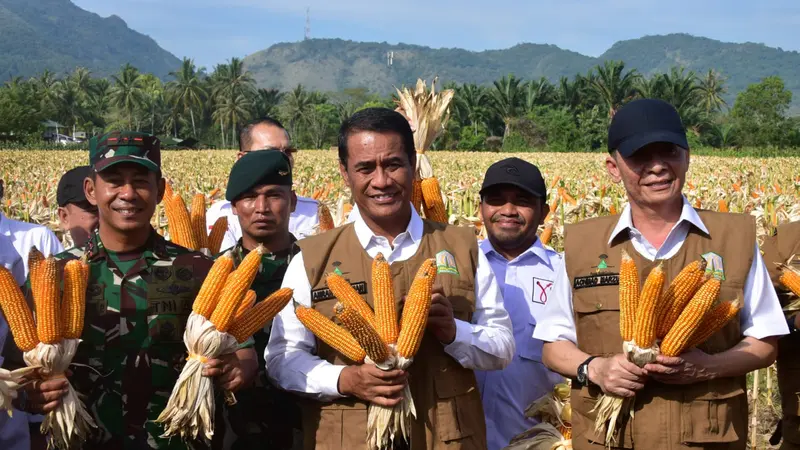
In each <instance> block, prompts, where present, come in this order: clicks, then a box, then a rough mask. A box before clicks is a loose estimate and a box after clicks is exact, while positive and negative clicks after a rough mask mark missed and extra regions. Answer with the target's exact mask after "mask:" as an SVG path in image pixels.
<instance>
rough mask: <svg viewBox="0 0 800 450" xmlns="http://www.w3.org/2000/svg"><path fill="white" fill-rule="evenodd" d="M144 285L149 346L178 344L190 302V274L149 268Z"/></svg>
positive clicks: (182, 270)
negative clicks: (153, 343) (156, 343)
mask: <svg viewBox="0 0 800 450" xmlns="http://www.w3.org/2000/svg"><path fill="white" fill-rule="evenodd" d="M148 278H149V280H148V283H147V321H148V328H149V335H150V338H151V340H152V341H153V342H164V343H170V342H182V341H183V331H184V330H185V329H186V321H187V320H188V319H189V314H190V313H191V312H192V302H193V301H194V271H193V270H192V267H191V266H186V267H165V266H156V267H153V268H152V270H151V273H150V275H149V277H148Z"/></svg>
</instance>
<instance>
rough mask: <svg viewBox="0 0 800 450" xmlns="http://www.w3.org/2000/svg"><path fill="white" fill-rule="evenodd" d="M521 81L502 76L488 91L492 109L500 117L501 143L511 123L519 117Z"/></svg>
mask: <svg viewBox="0 0 800 450" xmlns="http://www.w3.org/2000/svg"><path fill="white" fill-rule="evenodd" d="M521 82H522V80H520V79H519V78H517V77H515V76H514V75H509V76H508V77H506V76H504V77H503V78H501V79H499V80H497V81H495V82H494V89H493V90H491V91H490V95H491V99H492V107H493V108H494V110H495V112H496V113H497V115H499V116H500V117H502V119H503V123H504V124H505V129H504V130H503V142H504V143H505V140H506V137H507V136H508V133H509V132H510V131H511V122H512V121H513V120H514V119H516V118H517V117H519V116H520V114H521V113H522V108H523V97H522V96H523V91H522V89H521V88H520V83H521Z"/></svg>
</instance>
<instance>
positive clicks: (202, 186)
mask: <svg viewBox="0 0 800 450" xmlns="http://www.w3.org/2000/svg"><path fill="white" fill-rule="evenodd" d="M429 155H430V156H429V157H430V160H431V163H432V164H433V168H434V171H435V173H436V176H437V178H438V179H439V183H440V185H441V189H442V193H443V195H444V197H445V205H446V208H447V214H448V216H449V221H450V223H456V224H460V225H468V226H474V227H475V230H476V234H478V235H481V234H482V231H483V230H482V222H481V219H480V214H479V200H480V198H479V195H478V191H479V190H480V184H481V181H482V178H483V173H484V172H485V170H486V169H487V168H488V167H489V165H490V164H492V163H493V162H495V161H497V160H499V159H501V158H505V157H510V156H517V157H520V158H522V159H526V160H528V161H531V162H533V163H534V164H536V165H537V166H538V167H539V168H540V169H541V171H542V174H543V175H544V177H545V180H546V182H547V185H548V187H549V191H548V203H549V205H550V208H551V214H550V215H549V216H548V218H547V219H546V223H545V225H544V226H543V230H544V229H545V228H547V229H548V234H550V238H549V245H550V246H551V247H553V248H554V249H556V250H559V251H560V250H562V242H563V232H564V225H565V224H570V223H574V222H577V221H580V220H583V219H586V218H590V217H595V216H602V215H607V214H614V213H616V212H619V211H621V210H622V208H623V207H624V206H625V204H626V202H627V200H626V198H625V193H624V189H623V188H622V186H620V185H616V184H613V183H611V181H610V179H609V178H608V176H607V174H606V173H605V164H604V158H605V154H591V153H580V154H568V153H521V154H506V153H504V154H494V153H463V152H447V151H436V152H430V153H429ZM234 158H235V153H234V152H233V151H170V152H163V153H162V159H163V167H164V175H165V177H166V178H167V179H169V180H170V181H171V182H172V184H173V188H174V189H175V191H176V192H179V193H181V194H182V195H184V196H186V198H185V201H186V202H187V204H188V203H189V202H191V200H192V196H193V194H195V193H203V194H205V195H206V196H207V198H208V200H209V202H213V201H216V200H219V199H222V198H224V192H225V185H226V182H227V176H228V173H229V171H230V168H231V166H232V165H233V162H234ZM87 160H88V158H87V155H86V153H85V152H81V151H16V150H15V151H12V150H8V151H0V173H1V174H2V180H3V181H4V183H5V194H4V196H3V198H2V211H3V213H4V214H6V215H7V216H8V217H12V218H15V219H20V220H24V221H28V222H35V223H40V224H46V225H48V226H49V227H50V228H51V229H53V230H54V231H55V230H56V228H57V224H58V222H57V220H58V219H57V216H56V208H57V205H56V186H57V184H58V180H59V177H60V176H61V174H63V173H64V172H65V171H66V170H68V169H70V168H72V167H74V166H77V165H81V164H86V163H87ZM295 160H296V167H295V173H294V178H295V191H296V192H297V194H298V195H301V196H306V197H313V198H315V199H317V200H320V201H322V202H324V203H325V204H326V205H327V206H328V207H329V208H330V209H331V211H334V210H336V209H337V208H339V207H341V203H342V200H343V201H344V203H348V202H349V201H350V193H349V191H348V190H347V188H346V187H345V186H344V184H343V182H342V180H341V177H340V176H339V173H338V162H337V156H336V152H334V151H324V150H320V151H317V150H303V151H300V152H299V153H298V154H297V155H296V158H295ZM798 173H800V158H797V157H786V158H768V159H766V158H765V159H761V158H751V157H748V158H735V157H730V158H729V157H713V156H693V157H692V163H691V166H690V171H689V175H688V179H687V183H686V186H685V188H684V193H685V194H686V197H687V198H688V200H689V202H690V203H692V205H694V206H695V207H699V208H704V209H709V210H715V211H717V210H722V211H730V212H737V213H747V214H751V215H753V216H754V217H755V218H756V223H757V227H758V234H759V236H764V235H765V234H767V233H769V232H771V231H773V230H774V229H775V228H776V227H777V226H778V225H779V224H781V223H784V222H788V221H795V220H798V219H800V202H798V198H800V175H798ZM156 212H157V214H156V216H155V217H154V218H153V225H154V226H155V227H156V228H157V229H158V230H160V232H162V233H163V232H164V231H165V227H166V217H165V214H164V210H163V208H162V207H161V206H159V207H158V209H157V211H156ZM58 235H59V237H61V238H62V239H63V240H65V241H66V239H68V238H67V237H66V236H63V234H62V233H60V232H59V233H58ZM65 244H68V242H65ZM758 379H759V380H761V382H760V383H753V381H754V377H753V376H752V375H751V377H750V385H751V386H752V389H750V398H751V411H753V410H755V412H756V415H757V417H758V420H757V423H756V424H754V425H753V428H751V434H753V435H752V436H751V443H752V444H755V447H754V448H764V449H766V448H770V447H769V445H768V444H767V439H768V437H769V435H770V434H771V432H772V429H773V427H774V423H775V422H776V421H777V417H778V416H779V408H780V403H779V401H777V400H776V399H777V397H776V395H777V393H776V392H775V391H776V390H777V389H773V388H772V386H773V383H772V381H773V380H774V371H773V370H767V371H764V370H762V371H760V376H759V378H758ZM753 400H758V401H753ZM753 432H755V433H753Z"/></svg>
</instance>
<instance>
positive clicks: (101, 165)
mask: <svg viewBox="0 0 800 450" xmlns="http://www.w3.org/2000/svg"><path fill="white" fill-rule="evenodd" d="M121 162H133V163H137V164H141V165H143V166H144V167H146V168H147V169H148V170H151V171H153V172H160V171H161V142H160V141H159V140H158V138H157V137H155V136H153V135H150V134H147V133H140V132H137V131H111V132H109V133H106V134H103V135H101V136H95V137H93V138H92V139H91V140H90V141H89V163H90V164H91V165H92V167H93V168H94V170H96V171H98V172H100V171H103V170H105V169H107V168H109V167H111V166H113V165H114V164H118V163H121Z"/></svg>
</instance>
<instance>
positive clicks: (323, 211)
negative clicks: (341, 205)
mask: <svg viewBox="0 0 800 450" xmlns="http://www.w3.org/2000/svg"><path fill="white" fill-rule="evenodd" d="M317 217H318V218H319V231H320V232H325V231H329V230H332V229H334V225H333V217H331V211H330V210H329V209H328V207H327V206H325V203H322V201H318V202H317Z"/></svg>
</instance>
